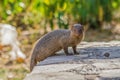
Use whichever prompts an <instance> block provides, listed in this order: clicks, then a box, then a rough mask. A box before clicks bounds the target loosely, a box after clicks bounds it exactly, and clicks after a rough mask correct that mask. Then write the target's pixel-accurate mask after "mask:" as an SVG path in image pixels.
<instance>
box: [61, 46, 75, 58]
mask: <svg viewBox="0 0 120 80" xmlns="http://www.w3.org/2000/svg"><path fill="white" fill-rule="evenodd" d="M63 49H64V52H65V54H66V55H67V56H68V55H73V54H70V53H69V52H68V47H64V48H63Z"/></svg>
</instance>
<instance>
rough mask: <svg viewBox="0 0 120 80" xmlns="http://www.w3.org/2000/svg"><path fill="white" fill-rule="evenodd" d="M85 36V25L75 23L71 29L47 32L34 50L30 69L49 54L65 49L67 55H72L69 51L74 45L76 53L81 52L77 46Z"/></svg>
mask: <svg viewBox="0 0 120 80" xmlns="http://www.w3.org/2000/svg"><path fill="white" fill-rule="evenodd" d="M83 37H84V27H83V25H81V24H74V25H73V26H72V27H71V29H70V30H65V29H60V30H54V31H52V32H50V33H47V34H45V35H44V36H43V37H42V38H40V39H39V40H38V41H37V42H36V44H35V46H34V47H33V50H32V56H31V62H30V71H32V70H33V67H34V66H35V65H36V64H37V62H38V61H42V60H44V59H45V58H47V57H48V56H51V55H53V54H55V52H57V51H59V50H61V49H63V50H64V52H65V54H66V55H71V54H69V52H68V47H70V46H71V47H72V48H73V51H74V54H79V53H78V52H77V51H76V46H77V44H79V43H80V42H81V40H82V39H83Z"/></svg>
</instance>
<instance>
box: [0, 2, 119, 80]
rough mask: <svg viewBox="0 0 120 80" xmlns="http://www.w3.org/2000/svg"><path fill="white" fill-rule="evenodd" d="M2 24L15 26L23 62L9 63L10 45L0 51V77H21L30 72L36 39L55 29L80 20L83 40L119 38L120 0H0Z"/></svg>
mask: <svg viewBox="0 0 120 80" xmlns="http://www.w3.org/2000/svg"><path fill="white" fill-rule="evenodd" d="M0 23H5V24H10V25H13V26H15V27H16V29H17V32H18V40H19V41H20V43H21V44H20V47H21V49H22V51H23V52H24V53H25V55H26V56H27V58H26V60H25V62H24V63H20V62H16V61H15V62H12V63H8V61H9V57H7V56H8V53H7V52H8V51H9V50H10V48H9V47H5V48H4V50H3V52H4V54H0V80H22V79H23V78H24V76H25V75H26V74H27V73H29V57H30V52H31V49H32V47H33V46H32V45H33V44H34V42H35V41H36V40H37V39H39V38H40V37H41V36H42V35H44V34H45V33H47V32H50V31H52V30H55V29H68V28H69V27H70V26H72V25H73V24H74V23H81V24H83V25H84V27H85V30H86V36H85V39H84V41H88V42H90V41H100V42H102V41H111V40H120V0H0Z"/></svg>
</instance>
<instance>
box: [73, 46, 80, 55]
mask: <svg viewBox="0 0 120 80" xmlns="http://www.w3.org/2000/svg"><path fill="white" fill-rule="evenodd" d="M76 47H77V46H72V48H73V52H74V54H76V55H78V54H79V52H77V51H76Z"/></svg>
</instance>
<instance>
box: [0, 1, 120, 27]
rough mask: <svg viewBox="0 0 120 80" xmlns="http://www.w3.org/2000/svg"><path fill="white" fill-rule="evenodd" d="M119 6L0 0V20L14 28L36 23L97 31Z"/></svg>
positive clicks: (76, 2)
mask: <svg viewBox="0 0 120 80" xmlns="http://www.w3.org/2000/svg"><path fill="white" fill-rule="evenodd" d="M119 5H120V0H0V13H1V14H0V19H1V22H7V23H12V24H14V25H17V26H23V25H24V26H31V27H33V26H35V25H37V24H39V25H40V27H43V28H45V29H46V27H50V28H51V29H54V27H55V25H57V26H59V28H68V25H69V24H71V23H72V22H73V23H74V22H76V23H77V22H79V23H82V24H88V23H89V24H90V27H91V28H99V27H100V24H101V23H102V22H104V21H107V22H110V21H111V20H112V12H113V11H114V10H116V9H118V8H119Z"/></svg>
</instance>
